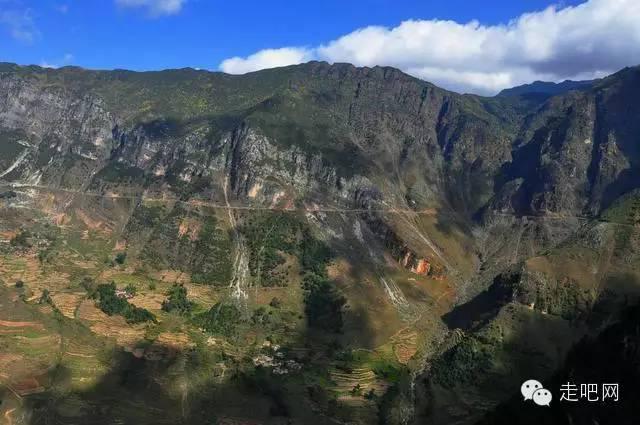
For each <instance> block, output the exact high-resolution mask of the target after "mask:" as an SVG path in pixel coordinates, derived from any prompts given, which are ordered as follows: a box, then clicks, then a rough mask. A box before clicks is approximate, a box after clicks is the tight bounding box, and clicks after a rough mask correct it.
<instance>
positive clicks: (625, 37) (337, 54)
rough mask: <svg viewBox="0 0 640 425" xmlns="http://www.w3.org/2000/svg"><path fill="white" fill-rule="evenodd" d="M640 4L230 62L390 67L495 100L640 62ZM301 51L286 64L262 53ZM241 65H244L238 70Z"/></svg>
mask: <svg viewBox="0 0 640 425" xmlns="http://www.w3.org/2000/svg"><path fill="white" fill-rule="evenodd" d="M639 23H640V0H589V1H587V2H585V3H582V4H580V5H578V6H572V7H566V8H559V7H557V6H551V7H549V8H547V9H545V10H542V11H538V12H532V13H526V14H524V15H521V16H519V17H517V18H515V19H513V20H512V21H510V22H508V23H506V24H501V25H481V24H480V23H478V22H477V21H471V22H468V23H458V22H454V21H442V20H409V21H405V22H402V23H400V25H398V26H396V27H393V28H386V27H379V26H371V27H365V28H361V29H358V30H356V31H353V32H352V33H349V34H346V35H344V36H342V37H339V38H338V39H336V40H332V41H329V42H327V43H324V44H322V45H320V46H316V47H314V48H298V47H286V48H283V49H276V50H272V49H270V50H266V51H260V52H258V53H255V54H253V55H251V56H249V57H247V58H233V59H228V60H226V61H224V62H222V64H221V65H220V69H221V70H223V71H225V72H230V73H244V72H248V71H255V70H258V69H263V68H268V67H273V66H281V65H289V64H294V63H301V62H305V61H308V60H309V59H318V60H326V61H328V62H332V63H333V62H350V63H353V64H355V65H358V66H375V65H388V66H394V67H397V68H400V69H402V70H403V71H405V72H407V73H409V74H412V75H414V76H416V77H419V78H423V79H426V80H430V81H433V82H434V83H436V84H438V85H441V86H443V87H445V88H449V89H453V90H457V91H463V92H473V93H481V94H493V93H496V92H497V91H499V90H500V89H502V88H505V87H510V86H514V85H518V84H523V83H528V82H531V81H534V80H553V81H559V80H564V79H581V78H594V77H599V76H603V75H606V74H607V73H610V72H613V71H616V70H618V69H620V68H622V67H624V66H627V65H635V64H638V63H640V24H639ZM280 51H283V52H297V54H288V55H284V56H286V59H287V60H283V61H282V63H278V62H277V61H269V60H260V58H261V57H262V55H263V53H268V52H280ZM233 65H238V66H233Z"/></svg>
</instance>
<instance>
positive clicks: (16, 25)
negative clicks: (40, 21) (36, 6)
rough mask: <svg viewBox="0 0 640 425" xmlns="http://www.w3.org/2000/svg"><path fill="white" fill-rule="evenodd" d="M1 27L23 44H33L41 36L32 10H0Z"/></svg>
mask: <svg viewBox="0 0 640 425" xmlns="http://www.w3.org/2000/svg"><path fill="white" fill-rule="evenodd" d="M0 25H2V26H3V27H5V28H6V30H7V31H8V32H9V34H10V35H11V37H13V38H14V39H15V40H18V41H21V42H23V43H27V44H30V43H33V42H34V41H35V40H36V39H37V38H38V37H39V36H40V32H39V31H38V28H37V27H36V25H35V23H34V21H33V16H32V14H31V10H30V9H24V10H0Z"/></svg>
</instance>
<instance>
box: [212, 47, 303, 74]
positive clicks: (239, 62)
mask: <svg viewBox="0 0 640 425" xmlns="http://www.w3.org/2000/svg"><path fill="white" fill-rule="evenodd" d="M313 58H314V55H313V52H312V51H311V50H308V49H305V48H304V47H283V48H281V49H265V50H260V51H259V52H258V53H254V54H253V55H251V56H248V57H246V58H241V57H238V56H236V57H233V58H230V59H226V60H224V61H223V62H222V63H221V64H220V69H221V70H222V71H224V72H227V73H229V74H245V73H247V72H251V71H256V70H259V69H266V68H276V67H278V66H287V65H293V64H298V63H302V62H308V61H310V60H312V59H313Z"/></svg>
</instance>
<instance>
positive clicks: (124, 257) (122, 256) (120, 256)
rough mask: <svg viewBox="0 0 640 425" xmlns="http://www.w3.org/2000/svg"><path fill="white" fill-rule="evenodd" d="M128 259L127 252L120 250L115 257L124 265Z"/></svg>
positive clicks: (116, 260)
mask: <svg viewBox="0 0 640 425" xmlns="http://www.w3.org/2000/svg"><path fill="white" fill-rule="evenodd" d="M126 260H127V253H126V252H119V253H118V254H116V258H115V262H116V263H118V264H120V265H122V264H124V262H125V261H126Z"/></svg>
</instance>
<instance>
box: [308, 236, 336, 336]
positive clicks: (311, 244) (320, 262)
mask: <svg viewBox="0 0 640 425" xmlns="http://www.w3.org/2000/svg"><path fill="white" fill-rule="evenodd" d="M299 258H300V263H301V265H302V268H303V273H304V276H303V278H302V287H303V288H304V290H305V313H306V315H307V322H308V323H309V326H311V327H313V328H317V329H322V330H325V331H328V332H340V331H341V330H342V324H343V321H342V310H343V308H344V306H345V304H346V303H347V300H346V298H345V297H344V296H342V294H341V293H340V292H339V291H338V290H337V288H336V287H335V284H334V282H332V281H331V280H330V279H329V277H328V276H327V265H328V263H329V262H330V261H331V259H332V254H331V250H330V249H329V247H328V246H327V245H326V244H324V243H323V242H322V241H319V240H317V239H315V238H314V237H313V235H311V234H310V232H308V231H305V232H304V234H303V237H302V239H301V243H300V254H299Z"/></svg>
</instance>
